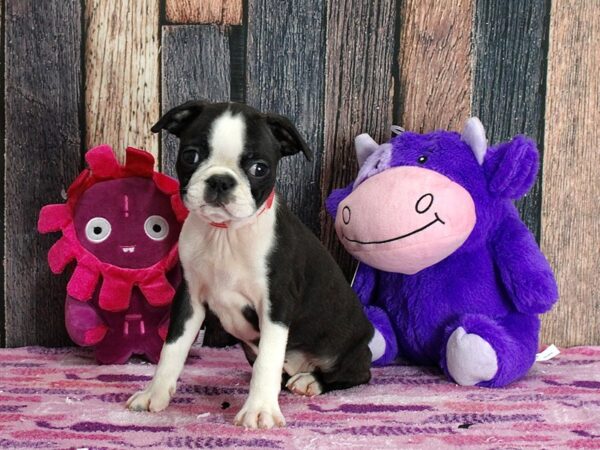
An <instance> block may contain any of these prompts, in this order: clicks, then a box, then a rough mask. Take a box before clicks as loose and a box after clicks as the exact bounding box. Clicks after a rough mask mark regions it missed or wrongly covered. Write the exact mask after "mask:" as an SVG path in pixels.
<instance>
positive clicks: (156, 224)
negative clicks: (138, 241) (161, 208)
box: [144, 216, 169, 241]
mask: <svg viewBox="0 0 600 450" xmlns="http://www.w3.org/2000/svg"><path fill="white" fill-rule="evenodd" d="M144 231H145V232H146V235H147V236H148V237H149V238H150V239H152V240H153V241H162V240H163V239H165V238H166V237H167V235H168V234H169V223H168V222H167V221H166V220H165V219H164V218H163V217H161V216H150V217H148V218H147V219H146V222H144Z"/></svg>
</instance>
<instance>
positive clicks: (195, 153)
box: [181, 148, 200, 166]
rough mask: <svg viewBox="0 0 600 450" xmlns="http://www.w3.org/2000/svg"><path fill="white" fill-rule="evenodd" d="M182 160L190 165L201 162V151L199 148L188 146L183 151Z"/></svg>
mask: <svg viewBox="0 0 600 450" xmlns="http://www.w3.org/2000/svg"><path fill="white" fill-rule="evenodd" d="M181 161H183V162H184V163H185V164H187V165H190V166H195V165H196V164H198V163H199V162H200V151H199V150H198V149H197V148H186V149H185V150H183V151H182V152H181Z"/></svg>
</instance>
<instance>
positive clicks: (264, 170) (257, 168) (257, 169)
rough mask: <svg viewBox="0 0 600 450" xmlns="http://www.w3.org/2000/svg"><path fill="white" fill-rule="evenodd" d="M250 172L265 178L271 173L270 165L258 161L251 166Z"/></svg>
mask: <svg viewBox="0 0 600 450" xmlns="http://www.w3.org/2000/svg"><path fill="white" fill-rule="evenodd" d="M248 173H249V174H250V175H252V176H253V177H255V178H263V177H265V176H267V174H268V173H269V166H267V165H266V164H265V163H261V162H257V163H254V164H252V165H251V166H250V168H249V169H248Z"/></svg>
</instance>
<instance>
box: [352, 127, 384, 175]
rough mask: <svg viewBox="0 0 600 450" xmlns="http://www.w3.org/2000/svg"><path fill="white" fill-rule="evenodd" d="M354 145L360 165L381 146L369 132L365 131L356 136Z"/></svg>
mask: <svg viewBox="0 0 600 450" xmlns="http://www.w3.org/2000/svg"><path fill="white" fill-rule="evenodd" d="M354 147H355V148H356V160H357V161H358V167H362V165H363V164H364V163H365V161H366V160H367V158H368V157H369V156H371V155H372V154H373V153H374V152H375V151H376V150H377V149H378V148H379V144H377V142H375V140H374V139H373V138H372V137H371V136H369V135H368V134H367V133H363V134H359V135H358V136H356V137H355V138H354Z"/></svg>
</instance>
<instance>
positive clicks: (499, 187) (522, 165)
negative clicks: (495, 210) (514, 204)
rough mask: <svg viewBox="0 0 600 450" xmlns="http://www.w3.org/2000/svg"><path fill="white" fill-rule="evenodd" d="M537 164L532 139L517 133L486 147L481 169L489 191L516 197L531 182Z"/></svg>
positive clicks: (533, 180) (524, 190)
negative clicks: (485, 155) (486, 152)
mask: <svg viewBox="0 0 600 450" xmlns="http://www.w3.org/2000/svg"><path fill="white" fill-rule="evenodd" d="M538 167H539V155H538V151H537V148H536V146H535V143H534V142H533V141H532V140H531V139H529V138H527V137H525V136H516V137H515V138H514V139H513V140H512V141H510V142H504V143H502V144H499V145H498V146H496V147H493V148H491V149H490V150H489V152H488V156H487V158H486V160H485V162H484V165H483V169H484V172H485V176H486V178H487V180H488V189H489V191H490V194H492V195H494V196H497V197H503V198H510V199H513V200H516V199H518V198H521V197H522V196H524V195H525V194H526V193H527V192H528V191H529V189H531V187H532V186H533V183H534V182H535V178H536V176H537V172H538Z"/></svg>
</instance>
